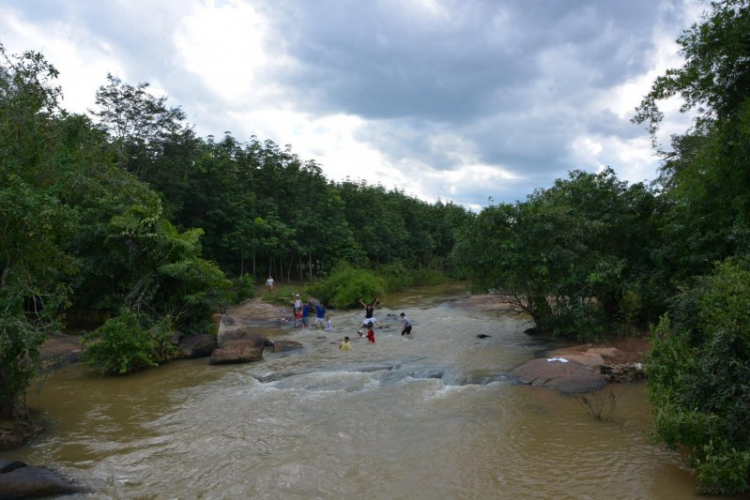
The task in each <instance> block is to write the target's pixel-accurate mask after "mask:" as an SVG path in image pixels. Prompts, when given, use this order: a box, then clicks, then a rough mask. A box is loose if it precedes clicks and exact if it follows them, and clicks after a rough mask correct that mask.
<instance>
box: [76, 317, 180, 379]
mask: <svg viewBox="0 0 750 500" xmlns="http://www.w3.org/2000/svg"><path fill="white" fill-rule="evenodd" d="M170 325H171V321H170V320H169V319H166V318H165V319H163V320H162V321H161V322H159V323H157V324H156V325H155V326H154V328H149V327H150V325H149V323H148V320H146V319H145V318H144V317H142V316H139V315H138V314H136V313H135V312H133V311H131V310H130V309H122V310H121V311H120V315H119V316H117V317H115V318H110V319H108V320H107V321H106V322H105V323H104V325H102V326H101V327H99V328H97V329H96V330H95V331H93V332H91V333H89V334H87V335H85V336H84V339H83V340H84V346H85V350H84V352H83V361H84V362H86V363H87V364H89V365H90V366H92V367H93V368H94V369H96V370H97V371H99V372H100V373H101V374H103V375H126V374H128V373H132V372H135V371H138V370H142V369H144V368H148V367H152V366H157V365H158V364H159V362H161V361H164V360H165V359H166V356H167V354H168V353H169V352H170V350H171V347H169V346H168V342H169V337H170V336H171V332H170V331H169V328H170Z"/></svg>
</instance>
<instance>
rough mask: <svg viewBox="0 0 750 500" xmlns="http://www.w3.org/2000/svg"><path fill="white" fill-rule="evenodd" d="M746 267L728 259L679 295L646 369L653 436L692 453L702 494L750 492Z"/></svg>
mask: <svg viewBox="0 0 750 500" xmlns="http://www.w3.org/2000/svg"><path fill="white" fill-rule="evenodd" d="M748 304H750V264H749V263H748V261H747V260H735V259H728V260H726V261H725V262H723V263H721V264H719V265H718V266H717V267H716V270H715V272H714V274H713V275H711V276H708V277H705V278H702V279H700V280H698V282H697V283H696V284H695V285H694V286H693V287H692V288H691V289H690V290H688V291H686V292H685V293H684V294H682V295H681V296H679V297H678V298H677V299H676V301H675V303H674V306H673V307H672V309H671V315H670V316H671V318H668V317H664V318H663V319H662V321H661V323H660V324H659V325H658V327H657V328H655V330H654V333H653V348H652V352H651V355H650V359H649V363H648V364H647V369H648V371H647V373H648V377H649V391H650V392H649V394H650V398H651V400H652V401H653V403H654V407H655V413H656V419H655V420H656V421H655V425H656V435H657V437H658V438H659V439H660V440H662V441H664V442H665V443H666V444H667V445H669V446H671V447H676V446H678V445H679V446H685V447H687V449H688V450H689V451H690V455H691V462H692V465H693V466H694V467H695V469H696V471H697V473H698V477H699V481H700V486H701V489H702V490H703V491H704V492H707V493H730V494H731V493H737V492H740V491H745V490H747V489H748V488H750V426H748V415H750V413H748V405H749V404H750V308H748Z"/></svg>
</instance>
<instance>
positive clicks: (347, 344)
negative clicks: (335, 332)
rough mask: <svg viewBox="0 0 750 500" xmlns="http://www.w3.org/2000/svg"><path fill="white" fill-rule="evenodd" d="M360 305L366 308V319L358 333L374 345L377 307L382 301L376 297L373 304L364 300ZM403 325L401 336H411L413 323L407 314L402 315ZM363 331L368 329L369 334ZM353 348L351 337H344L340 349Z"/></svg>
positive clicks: (360, 301) (360, 300)
mask: <svg viewBox="0 0 750 500" xmlns="http://www.w3.org/2000/svg"><path fill="white" fill-rule="evenodd" d="M359 303H360V304H362V307H364V308H365V319H364V320H362V325H361V327H360V329H359V330H358V332H357V333H358V334H359V336H360V338H361V337H365V338H367V341H368V342H370V343H371V344H374V343H375V331H374V329H373V328H374V327H375V326H376V325H378V320H377V318H375V306H377V305H378V304H379V303H380V300H379V299H378V298H377V297H375V300H373V301H372V302H370V303H365V302H364V301H363V300H362V299H359ZM401 324H402V325H403V328H402V329H401V335H402V336H405V335H411V328H412V323H411V320H410V319H409V318H408V317H406V314H405V313H401ZM363 329H366V330H367V332H363V331H362V330H363ZM351 348H352V344H351V339H350V338H349V337H344V340H343V341H342V342H341V344H340V345H339V349H342V350H345V351H348V350H350V349H351Z"/></svg>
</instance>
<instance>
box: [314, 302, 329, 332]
mask: <svg viewBox="0 0 750 500" xmlns="http://www.w3.org/2000/svg"><path fill="white" fill-rule="evenodd" d="M325 320H326V308H325V307H323V304H321V303H320V302H318V303H317V304H315V328H320V329H323V328H325Z"/></svg>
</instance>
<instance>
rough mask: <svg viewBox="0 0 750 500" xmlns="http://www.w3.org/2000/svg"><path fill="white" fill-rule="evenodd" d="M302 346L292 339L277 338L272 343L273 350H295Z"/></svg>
mask: <svg viewBox="0 0 750 500" xmlns="http://www.w3.org/2000/svg"><path fill="white" fill-rule="evenodd" d="M302 347H303V346H302V344H300V343H299V342H295V341H294V340H277V341H275V342H274V343H273V352H287V351H296V350H297V349H302Z"/></svg>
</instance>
